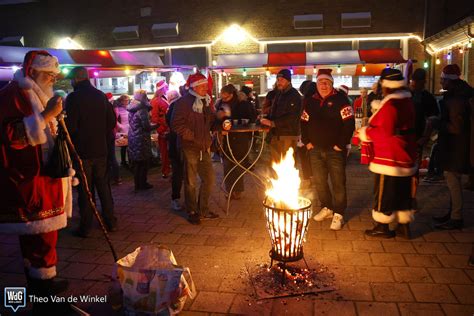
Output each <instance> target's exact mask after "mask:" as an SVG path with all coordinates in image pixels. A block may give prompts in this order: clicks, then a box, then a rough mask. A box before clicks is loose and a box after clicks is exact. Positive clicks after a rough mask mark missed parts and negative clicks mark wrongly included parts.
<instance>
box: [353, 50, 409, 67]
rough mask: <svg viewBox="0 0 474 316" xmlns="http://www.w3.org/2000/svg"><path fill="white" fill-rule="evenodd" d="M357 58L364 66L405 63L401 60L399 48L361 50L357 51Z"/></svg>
mask: <svg viewBox="0 0 474 316" xmlns="http://www.w3.org/2000/svg"><path fill="white" fill-rule="evenodd" d="M359 57H360V60H361V61H362V62H365V63H366V64H383V63H394V64H401V63H406V62H407V61H406V60H405V59H403V57H402V55H401V53H400V49H399V48H384V49H361V50H359Z"/></svg>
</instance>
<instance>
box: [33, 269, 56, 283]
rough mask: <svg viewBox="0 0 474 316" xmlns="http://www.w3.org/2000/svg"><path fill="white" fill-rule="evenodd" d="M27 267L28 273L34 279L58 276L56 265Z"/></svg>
mask: <svg viewBox="0 0 474 316" xmlns="http://www.w3.org/2000/svg"><path fill="white" fill-rule="evenodd" d="M27 268H28V274H29V275H30V277H31V278H33V279H41V280H48V279H52V278H54V277H55V276H56V266H52V267H49V268H33V267H31V266H30V267H27Z"/></svg>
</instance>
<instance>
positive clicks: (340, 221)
mask: <svg viewBox="0 0 474 316" xmlns="http://www.w3.org/2000/svg"><path fill="white" fill-rule="evenodd" d="M331 213H332V211H331ZM342 225H344V217H342V215H341V214H338V213H335V214H334V216H333V218H332V222H331V226H330V227H329V228H331V229H332V230H340V229H341V228H342Z"/></svg>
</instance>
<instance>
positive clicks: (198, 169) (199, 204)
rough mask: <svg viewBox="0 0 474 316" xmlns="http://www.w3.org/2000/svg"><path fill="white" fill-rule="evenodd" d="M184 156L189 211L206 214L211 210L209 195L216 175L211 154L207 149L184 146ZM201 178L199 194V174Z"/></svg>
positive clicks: (185, 187)
mask: <svg viewBox="0 0 474 316" xmlns="http://www.w3.org/2000/svg"><path fill="white" fill-rule="evenodd" d="M183 157H184V203H185V206H186V211H187V212H188V213H190V214H191V213H198V214H199V215H200V216H204V215H206V214H207V212H208V211H209V196H210V195H211V190H212V186H213V185H214V181H215V176H214V169H213V168H212V161H211V154H210V153H209V152H206V151H199V150H196V149H190V148H183ZM198 175H199V178H200V180H201V185H200V187H199V195H196V189H197V176H198Z"/></svg>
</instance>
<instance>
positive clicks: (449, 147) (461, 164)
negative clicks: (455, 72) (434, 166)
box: [438, 79, 473, 173]
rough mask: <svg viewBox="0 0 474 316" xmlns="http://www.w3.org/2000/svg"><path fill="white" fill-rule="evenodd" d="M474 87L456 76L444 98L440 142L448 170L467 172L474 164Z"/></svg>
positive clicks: (443, 164) (441, 159) (441, 104)
mask: <svg viewBox="0 0 474 316" xmlns="http://www.w3.org/2000/svg"><path fill="white" fill-rule="evenodd" d="M472 95H473V93H472V88H471V87H470V86H469V85H468V84H467V83H466V82H465V81H463V80H460V79H458V80H454V81H453V87H452V88H451V89H450V90H448V91H446V92H445V93H444V95H443V99H442V100H441V102H440V108H441V123H440V125H441V126H440V130H439V139H438V145H439V149H440V151H439V152H440V157H439V158H440V163H441V166H442V167H443V169H444V170H446V171H453V172H460V173H467V172H468V171H469V168H470V160H469V154H470V133H471V122H470V112H471V109H470V104H469V99H470V98H471V97H472Z"/></svg>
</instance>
